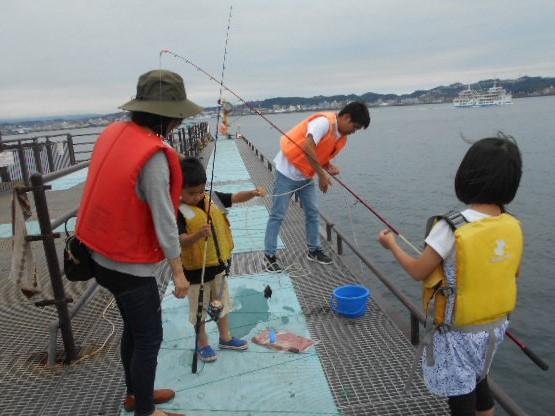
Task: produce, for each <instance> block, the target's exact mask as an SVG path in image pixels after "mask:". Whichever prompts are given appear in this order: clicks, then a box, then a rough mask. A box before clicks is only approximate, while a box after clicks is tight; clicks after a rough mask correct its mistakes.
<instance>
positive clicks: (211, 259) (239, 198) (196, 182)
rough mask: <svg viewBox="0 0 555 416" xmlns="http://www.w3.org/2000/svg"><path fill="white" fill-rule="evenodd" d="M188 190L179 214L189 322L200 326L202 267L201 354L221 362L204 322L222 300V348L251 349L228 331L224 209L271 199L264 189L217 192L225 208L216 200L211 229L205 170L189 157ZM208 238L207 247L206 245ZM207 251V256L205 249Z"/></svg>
mask: <svg viewBox="0 0 555 416" xmlns="http://www.w3.org/2000/svg"><path fill="white" fill-rule="evenodd" d="M181 166H182V169H183V178H184V181H183V182H184V187H183V192H182V193H181V202H182V203H181V205H180V206H179V210H178V213H177V227H178V232H179V241H180V242H181V262H182V264H183V270H184V271H185V275H186V276H187V279H188V280H189V282H190V283H191V286H190V287H189V293H188V297H189V321H190V322H191V324H193V325H195V324H196V313H197V308H198V300H199V289H200V283H201V273H202V267H203V263H204V262H206V265H205V270H204V292H203V307H202V323H201V325H200V328H199V338H198V346H197V354H198V357H199V358H200V360H202V361H204V362H213V361H216V359H217V355H216V352H215V351H214V350H213V349H212V347H211V346H210V344H209V342H208V336H207V334H206V329H205V325H204V321H205V320H206V314H207V313H206V312H207V308H208V304H209V303H210V302H213V301H219V302H220V304H221V305H222V307H223V309H222V311H221V313H220V315H219V319H218V321H217V324H218V330H219V333H220V339H219V347H220V348H223V349H230V350H246V349H247V347H248V345H247V341H245V340H243V339H238V338H235V337H233V336H232V335H231V332H230V329H229V319H228V316H227V315H228V313H229V312H231V311H232V307H233V305H232V301H231V296H230V294H229V289H228V286H227V280H226V278H225V276H226V274H227V268H228V267H229V262H230V261H231V251H232V249H233V238H232V236H231V228H230V225H229V222H228V220H227V216H226V215H225V212H224V210H225V208H228V207H230V206H231V205H232V204H233V203H237V202H246V201H248V200H250V199H252V198H254V197H257V196H264V195H266V191H265V190H264V189H262V188H256V189H253V190H250V191H240V192H237V193H234V194H229V193H223V192H214V193H213V195H212V197H213V199H216V198H217V199H218V200H219V202H220V203H221V205H223V207H222V208H220V207H218V206H217V204H215V203H214V202H213V201H212V206H211V208H210V218H211V224H210V225H208V223H207V212H208V209H207V208H208V196H207V195H206V194H205V191H204V190H205V186H206V171H205V170H204V166H203V165H202V163H201V162H200V161H199V160H198V159H195V158H187V159H184V160H183V161H182V162H181ZM206 239H208V241H207V244H205V240H206ZM205 247H206V250H207V252H206V257H205V256H204V248H205Z"/></svg>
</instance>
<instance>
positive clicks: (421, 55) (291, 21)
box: [0, 0, 555, 119]
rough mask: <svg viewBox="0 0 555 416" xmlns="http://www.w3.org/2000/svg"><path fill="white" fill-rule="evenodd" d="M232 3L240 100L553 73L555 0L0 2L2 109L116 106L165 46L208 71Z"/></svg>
mask: <svg viewBox="0 0 555 416" xmlns="http://www.w3.org/2000/svg"><path fill="white" fill-rule="evenodd" d="M230 5H233V15H232V20H231V30H230V38H229V45H228V55H227V68H226V71H225V74H224V82H225V83H226V84H227V85H228V86H229V87H230V88H232V89H233V90H235V91H236V92H237V93H238V94H239V95H241V96H243V97H244V98H245V99H246V100H254V99H262V98H269V97H275V96H302V97H312V96H314V95H333V94H348V93H355V94H360V93H365V92H368V91H372V92H379V93H385V92H394V93H408V92H412V91H414V90H415V89H427V88H432V87H434V86H437V85H441V84H443V85H445V84H450V83H453V82H463V83H470V82H475V81H478V80H480V79H485V78H494V77H495V78H516V77H519V76H522V75H542V76H555V25H554V23H553V18H554V16H555V1H554V0H526V1H513V0H465V1H462V0H456V1H455V0H453V1H451V0H429V1H427V0H418V1H417V0H380V1H378V0H339V1H330V0H311V1H302V0H274V1H266V0H257V1H256V0H236V1H235V2H230V1H221V0H210V1H192V0H148V1H146V0H87V1H85V0H32V1H31V0H0V22H1V23H0V56H1V64H0V119H5V118H11V117H27V116H37V115H58V114H79V113H111V112H115V111H118V110H117V107H118V106H119V105H121V104H123V103H124V102H125V101H127V100H128V99H129V98H130V97H131V96H133V95H134V94H135V87H136V82H137V78H138V76H139V75H140V74H141V73H143V72H146V71H148V70H150V69H155V68H159V67H160V63H159V51H160V50H161V49H163V48H167V49H170V50H172V51H174V52H176V53H178V54H180V55H183V56H186V57H187V58H189V59H190V60H192V61H193V62H195V63H196V64H198V65H199V66H201V67H203V68H204V69H205V70H207V71H208V72H211V73H213V74H214V76H216V77H219V74H220V72H221V66H222V57H223V47H224V42H225V35H226V27H227V17H228V12H229V6H230ZM161 65H162V68H165V69H171V70H174V71H176V72H178V73H179V74H181V75H182V76H183V78H184V79H185V84H186V88H187V93H188V96H189V97H190V98H191V99H192V100H193V101H195V102H197V103H198V104H200V105H203V106H213V105H215V103H216V100H217V98H218V85H217V84H215V83H213V82H212V81H210V80H209V79H207V78H206V77H204V76H203V75H202V74H200V73H199V72H197V71H195V70H194V69H193V68H192V67H191V66H189V65H187V64H185V63H183V62H181V61H179V60H176V59H175V58H172V57H170V56H169V55H164V57H163V58H162V61H161ZM232 102H235V101H234V100H232Z"/></svg>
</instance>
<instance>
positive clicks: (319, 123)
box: [274, 116, 340, 181]
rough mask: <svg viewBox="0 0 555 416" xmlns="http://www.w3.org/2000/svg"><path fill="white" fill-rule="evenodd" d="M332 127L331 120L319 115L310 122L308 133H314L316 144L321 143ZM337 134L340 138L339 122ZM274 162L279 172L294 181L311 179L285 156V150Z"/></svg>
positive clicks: (313, 137)
mask: <svg viewBox="0 0 555 416" xmlns="http://www.w3.org/2000/svg"><path fill="white" fill-rule="evenodd" d="M329 129H330V122H329V120H328V119H327V118H326V117H324V116H321V117H317V118H315V119H314V120H312V121H311V122H310V123H308V126H307V131H306V135H307V136H308V135H309V134H311V135H312V140H314V144H316V145H317V144H318V143H320V141H321V140H322V139H323V138H324V136H326V134H328V130H329ZM335 135H336V136H337V138H338V139H339V137H340V134H339V130H338V129H337V124H335ZM285 140H287V139H285ZM274 163H275V164H276V169H277V170H278V172H279V173H281V174H282V175H284V176H287V177H288V178H289V179H291V180H294V181H306V180H307V179H310V177H307V176H305V175H303V174H302V173H301V171H300V170H299V169H297V168H296V167H295V165H293V164H292V163H291V162H289V160H288V159H287V158H286V157H285V155H284V154H283V152H282V151H281V150H280V151H279V153H278V154H277V155H276V157H275V158H274Z"/></svg>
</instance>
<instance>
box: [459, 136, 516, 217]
mask: <svg viewBox="0 0 555 416" xmlns="http://www.w3.org/2000/svg"><path fill="white" fill-rule="evenodd" d="M521 176H522V159H521V156H520V150H519V149H518V146H517V144H516V141H515V139H514V138H513V137H512V136H508V135H505V134H503V133H502V132H499V133H498V134H497V137H487V138H485V139H481V140H478V141H477V142H476V143H474V144H473V145H472V146H471V147H470V149H468V151H467V152H466V155H465V156H464V158H463V160H462V162H461V164H460V166H459V169H458V170H457V175H456V176H455V192H456V194H457V198H459V200H460V201H462V202H464V203H465V204H473V203H479V204H495V205H499V206H500V207H503V205H505V204H508V203H509V202H511V201H512V200H513V198H514V197H515V195H516V191H517V189H518V185H519V183H520V177H521Z"/></svg>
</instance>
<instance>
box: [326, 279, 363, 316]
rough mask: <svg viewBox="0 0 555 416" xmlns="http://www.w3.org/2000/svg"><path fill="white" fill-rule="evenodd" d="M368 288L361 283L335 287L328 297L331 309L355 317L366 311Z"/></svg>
mask: <svg viewBox="0 0 555 416" xmlns="http://www.w3.org/2000/svg"><path fill="white" fill-rule="evenodd" d="M369 297H370V289H368V288H367V287H365V286H362V285H345V286H339V287H336V288H335V289H334V290H333V295H332V296H331V299H330V305H331V309H332V310H333V311H334V312H337V313H338V314H340V315H343V316H346V317H348V318H356V317H358V316H362V315H364V314H365V313H366V311H367V309H368V298H369Z"/></svg>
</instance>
